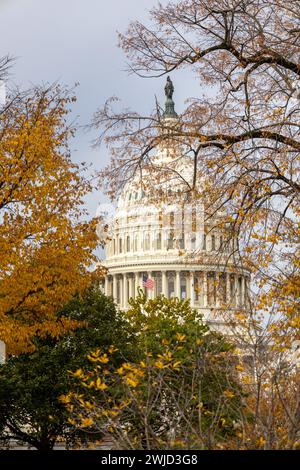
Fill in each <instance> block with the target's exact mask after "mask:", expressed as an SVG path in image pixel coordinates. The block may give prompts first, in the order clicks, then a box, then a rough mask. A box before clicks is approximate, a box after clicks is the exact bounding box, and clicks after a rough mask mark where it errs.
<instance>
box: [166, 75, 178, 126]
mask: <svg viewBox="0 0 300 470" xmlns="http://www.w3.org/2000/svg"><path fill="white" fill-rule="evenodd" d="M173 93H174V85H173V82H172V80H171V78H170V77H169V76H168V77H167V83H166V86H165V95H166V104H165V111H164V114H163V117H164V118H177V117H178V115H177V113H176V112H175V103H174V101H173Z"/></svg>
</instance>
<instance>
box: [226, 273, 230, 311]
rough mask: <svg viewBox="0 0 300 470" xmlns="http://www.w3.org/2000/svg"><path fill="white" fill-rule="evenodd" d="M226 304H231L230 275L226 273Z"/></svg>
mask: <svg viewBox="0 0 300 470" xmlns="http://www.w3.org/2000/svg"><path fill="white" fill-rule="evenodd" d="M226 303H227V304H228V305H229V304H230V303H231V298H230V273H226Z"/></svg>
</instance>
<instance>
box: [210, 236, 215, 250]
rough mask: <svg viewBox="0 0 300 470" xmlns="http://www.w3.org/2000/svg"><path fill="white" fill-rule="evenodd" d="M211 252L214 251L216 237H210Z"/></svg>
mask: <svg viewBox="0 0 300 470" xmlns="http://www.w3.org/2000/svg"><path fill="white" fill-rule="evenodd" d="M211 251H216V237H215V235H212V236H211Z"/></svg>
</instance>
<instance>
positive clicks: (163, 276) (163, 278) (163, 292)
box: [161, 271, 168, 297]
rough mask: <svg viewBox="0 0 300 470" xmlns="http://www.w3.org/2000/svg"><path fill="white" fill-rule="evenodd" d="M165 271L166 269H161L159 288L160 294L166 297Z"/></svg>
mask: <svg viewBox="0 0 300 470" xmlns="http://www.w3.org/2000/svg"><path fill="white" fill-rule="evenodd" d="M167 287H168V286H167V272H166V271H162V273H161V290H162V294H163V295H164V296H165V297H168V288H167Z"/></svg>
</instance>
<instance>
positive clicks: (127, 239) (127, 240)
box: [126, 235, 130, 252]
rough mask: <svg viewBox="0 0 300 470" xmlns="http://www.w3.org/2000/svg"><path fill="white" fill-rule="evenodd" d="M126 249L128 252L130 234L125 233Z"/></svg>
mask: <svg viewBox="0 0 300 470" xmlns="http://www.w3.org/2000/svg"><path fill="white" fill-rule="evenodd" d="M126 251H127V252H129V251H130V236H129V235H127V238H126Z"/></svg>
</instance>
